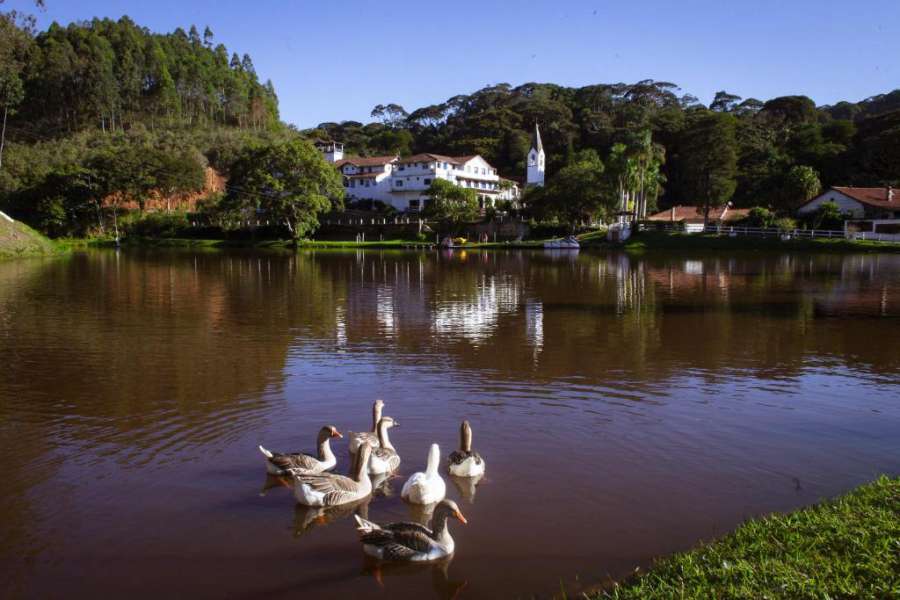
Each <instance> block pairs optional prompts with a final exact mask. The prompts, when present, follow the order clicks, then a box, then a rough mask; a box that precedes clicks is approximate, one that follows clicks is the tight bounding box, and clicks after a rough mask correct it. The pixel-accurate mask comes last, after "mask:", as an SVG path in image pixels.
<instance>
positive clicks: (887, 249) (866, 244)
mask: <svg viewBox="0 0 900 600" xmlns="http://www.w3.org/2000/svg"><path fill="white" fill-rule="evenodd" d="M578 240H579V241H580V242H581V246H582V248H583V249H595V250H625V251H627V252H632V253H642V252H655V251H667V252H670V253H671V252H672V251H675V252H685V253H690V252H703V251H710V250H716V251H719V250H733V251H774V252H835V253H859V252H873V253H879V252H880V253H897V252H900V243H890V242H872V241H853V240H845V239H813V240H786V241H782V240H780V239H777V238H751V237H735V238H730V237H726V236H716V235H707V234H677V233H640V234H637V235H635V236H633V237H632V238H631V239H629V240H628V241H627V242H625V243H624V244H613V243H610V242H607V241H606V238H605V232H604V231H596V232H589V233H587V234H582V235H580V236H578ZM546 241H549V240H543V239H540V240H524V241H509V242H483V243H468V244H466V245H465V246H463V247H462V248H460V249H464V250H542V249H543V247H544V242H546ZM60 245H62V246H65V247H74V248H77V247H111V246H115V242H114V241H113V240H111V239H103V238H97V239H67V240H62V241H61V242H60ZM121 245H122V246H126V247H149V248H195V249H203V248H205V249H218V248H259V249H277V250H292V249H295V248H297V249H348V248H358V249H393V250H403V249H412V250H415V249H419V250H428V249H438V247H439V246H438V244H436V243H434V242H431V241H421V240H406V239H389V240H373V241H363V242H358V241H355V240H315V239H312V240H301V241H299V242H297V244H296V245H295V244H294V242H293V241H292V240H285V239H203V238H150V237H134V236H132V237H126V238H123V239H122V240H121Z"/></svg>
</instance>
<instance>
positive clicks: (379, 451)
mask: <svg viewBox="0 0 900 600" xmlns="http://www.w3.org/2000/svg"><path fill="white" fill-rule="evenodd" d="M399 426H400V424H399V423H398V422H397V421H395V420H394V419H393V418H392V417H383V418H382V419H381V420H380V421H378V427H377V429H378V445H379V447H378V448H373V449H372V456H371V457H370V458H369V474H370V475H381V474H383V473H392V472H393V471H396V470H397V467H399V466H400V455H399V454H397V450H395V449H394V447H393V446H392V445H391V440H390V438H389V437H388V429H390V428H391V427H399Z"/></svg>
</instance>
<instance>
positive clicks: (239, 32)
mask: <svg viewBox="0 0 900 600" xmlns="http://www.w3.org/2000/svg"><path fill="white" fill-rule="evenodd" d="M46 3H47V8H46V10H45V11H43V12H41V13H39V15H38V16H39V24H40V25H41V26H42V27H43V26H46V25H48V24H49V23H50V22H51V21H53V20H56V21H59V22H61V23H68V22H70V21H73V20H81V19H89V18H91V17H93V16H106V17H111V18H118V17H120V16H121V15H125V14H127V15H128V16H130V17H131V18H132V19H134V20H135V21H136V22H137V23H138V24H140V25H143V26H146V27H149V28H150V29H151V30H153V31H160V32H167V31H171V30H173V29H174V28H175V27H178V26H182V27H184V28H185V29H187V28H188V27H189V26H190V25H191V24H196V25H197V26H198V28H199V29H200V30H201V31H202V30H203V26H205V25H209V26H210V28H211V29H212V30H213V32H214V33H215V36H216V41H217V42H222V43H224V44H225V45H226V46H227V47H228V48H229V50H232V51H237V52H239V53H244V52H248V53H249V54H250V55H251V56H252V57H253V60H254V63H255V65H256V70H257V72H258V73H259V74H260V77H261V78H263V79H265V78H271V79H272V81H273V82H274V83H275V87H276V90H277V91H278V95H279V98H280V101H281V114H282V118H283V119H284V120H286V121H288V122H291V123H295V124H296V125H298V126H299V127H311V126H314V125H316V124H317V123H320V122H322V121H339V120H347V119H353V120H359V121H364V122H365V121H368V120H370V119H369V112H370V111H371V109H372V107H373V106H374V105H376V104H379V103H387V102H397V103H399V104H401V105H403V106H405V107H406V108H407V109H408V110H412V109H414V108H418V107H420V106H424V105H427V104H433V103H436V102H441V101H443V100H446V99H447V98H449V97H451V96H453V95H456V94H460V93H469V92H472V91H475V90H477V89H479V88H481V87H483V86H485V85H489V84H494V83H500V82H508V83H511V84H513V85H517V84H521V83H525V82H528V81H539V82H553V83H559V84H563V85H571V86H580V85H587V84H591V83H600V82H618V81H624V82H634V81H638V80H640V79H647V78H652V79H659V80H666V81H672V82H675V83H677V84H678V85H680V86H681V88H682V89H683V90H684V91H685V92H690V93H692V94H694V95H696V96H698V97H699V98H700V100H701V101H703V102H704V103H708V102H709V101H710V100H711V99H712V97H713V95H714V94H715V92H716V91H717V90H720V89H725V90H728V91H729V92H731V93H735V94H738V95H740V96H743V97H749V96H753V97H756V98H760V99H763V100H765V99H768V98H772V97H775V96H779V95H786V94H805V95H808V96H810V97H811V98H813V99H814V100H815V101H816V102H817V103H819V104H828V103H832V102H835V101H838V100H844V99H847V100H860V99H863V98H866V97H868V96H871V95H873V94H877V93H882V92H886V91H890V90H891V89H894V88H896V87H900V35H898V34H897V23H898V22H900V0H857V1H856V2H846V1H841V2H835V1H833V0H816V1H813V0H779V1H771V0H758V1H756V2H730V1H728V0H719V1H715V2H714V1H709V0H682V1H681V2H672V1H671V0H669V1H656V0H653V1H651V0H644V1H641V0H631V1H626V2H623V1H621V0H619V1H616V2H612V1H609V0H594V1H580V0H577V1H572V2H565V1H561V0H557V1H555V2H543V1H542V2H537V1H529V0H519V1H517V2H508V1H507V2H501V1H493V0H484V1H481V2H470V1H468V0H456V1H455V2H427V1H423V0H419V1H417V2H408V1H406V0H390V1H388V2H359V1H351V0H343V1H333V0H316V1H311V0H301V1H290V0H280V1H276V0H256V1H255V2H246V1H238V0H215V1H213V0H181V1H177V0H142V1H139V0H121V1H112V0H106V1H103V0H77V1H75V0H46ZM4 7H6V8H26V9H30V10H32V11H33V8H32V7H33V4H32V3H31V2H30V1H27V0H7V2H5V3H4Z"/></svg>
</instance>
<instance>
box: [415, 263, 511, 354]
mask: <svg viewBox="0 0 900 600" xmlns="http://www.w3.org/2000/svg"><path fill="white" fill-rule="evenodd" d="M519 296H520V290H519V283H518V280H517V279H514V278H513V277H512V276H506V277H504V278H503V279H501V280H498V278H497V277H496V276H494V275H490V276H485V277H484V278H483V279H482V282H481V285H479V286H477V287H476V288H475V293H474V294H473V295H471V296H466V297H463V298H460V299H448V300H444V301H440V302H439V303H438V305H437V306H436V307H435V309H434V314H433V317H432V328H433V330H434V331H435V333H439V334H443V335H454V334H455V335H457V336H461V337H464V338H466V339H468V340H470V341H478V340H483V339H486V338H487V337H489V336H490V335H491V334H492V333H493V331H494V329H495V328H496V326H497V320H498V319H499V317H500V314H501V313H512V312H514V311H515V310H516V309H517V307H518V305H519Z"/></svg>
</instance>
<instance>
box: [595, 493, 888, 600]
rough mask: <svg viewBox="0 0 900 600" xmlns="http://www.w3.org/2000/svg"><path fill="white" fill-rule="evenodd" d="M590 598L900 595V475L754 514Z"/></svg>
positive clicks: (884, 596) (861, 596)
mask: <svg viewBox="0 0 900 600" xmlns="http://www.w3.org/2000/svg"><path fill="white" fill-rule="evenodd" d="M588 598H591V599H593V600H599V599H621V600H627V599H638V598H642V599H643V598H747V599H750V598H873V599H875V598H900V478H888V477H882V478H880V479H878V480H877V481H875V482H873V483H870V484H867V485H864V486H861V487H859V488H857V489H856V490H854V491H852V492H850V493H849V494H847V495H845V496H842V497H840V498H837V499H835V500H830V501H826V502H823V503H821V504H818V505H815V506H811V507H809V508H804V509H801V510H798V511H796V512H793V513H790V514H787V515H772V516H769V517H765V518H761V519H754V520H751V521H748V522H747V523H745V524H744V525H742V526H741V527H739V528H738V529H737V530H736V531H735V532H734V533H732V534H730V535H728V536H726V537H724V538H722V539H721V540H718V541H716V542H712V543H710V544H704V545H702V546H700V547H699V548H697V549H695V550H693V551H690V552H686V553H683V554H677V555H675V556H672V557H669V558H665V559H663V560H661V561H659V562H658V563H656V564H655V565H654V566H653V567H652V568H651V569H650V570H649V571H648V572H646V573H643V574H638V575H636V576H634V577H633V578H631V579H629V580H626V581H625V582H623V583H622V584H620V585H618V586H616V587H614V588H612V589H609V590H605V591H600V592H595V593H592V594H588Z"/></svg>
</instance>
